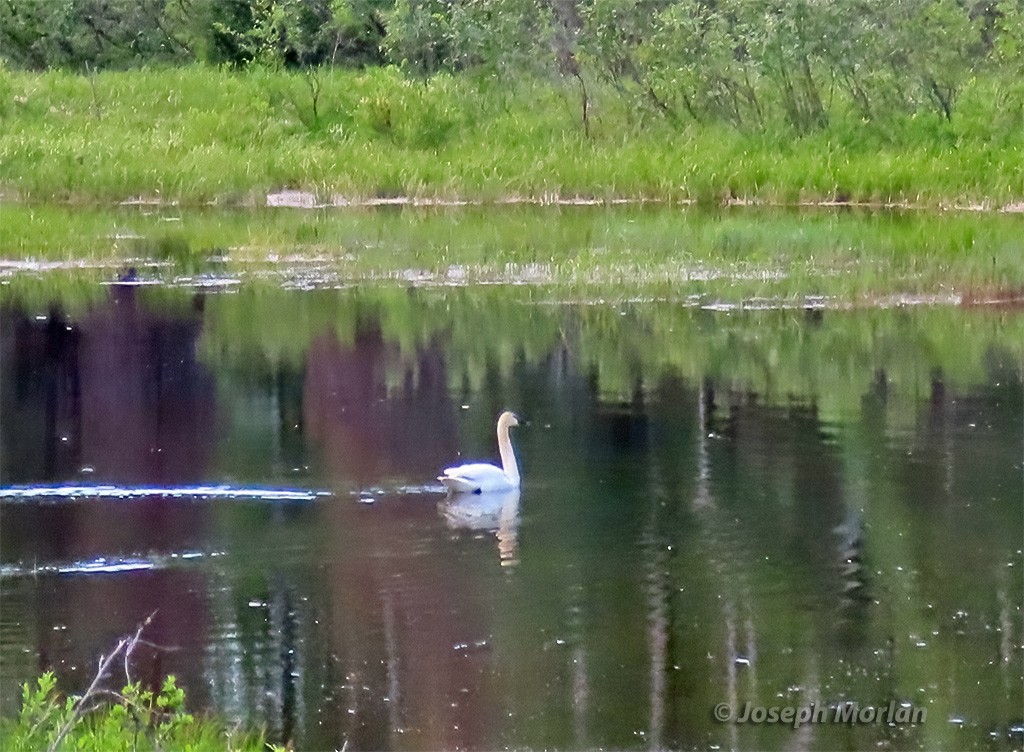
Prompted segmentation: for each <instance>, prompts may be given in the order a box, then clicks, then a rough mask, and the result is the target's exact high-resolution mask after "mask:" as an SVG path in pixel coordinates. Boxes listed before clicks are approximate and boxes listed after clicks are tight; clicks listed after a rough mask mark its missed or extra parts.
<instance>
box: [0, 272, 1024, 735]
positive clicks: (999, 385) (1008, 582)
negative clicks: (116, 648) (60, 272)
mask: <svg viewBox="0 0 1024 752" xmlns="http://www.w3.org/2000/svg"><path fill="white" fill-rule="evenodd" d="M0 303H2V305H0V359H2V360H0V400H2V402H0V410H2V413H0V414H2V423H0V428H2V433H0V439H2V446H0V448H2V466H0V472H2V484H0V485H2V490H0V494H2V496H0V513H2V526H0V544H2V553H0V562H2V569H0V588H2V597H3V608H2V612H0V659H2V663H3V669H2V671H0V698H2V701H3V713H5V714H10V713H13V712H16V707H17V694H18V683H19V682H21V681H23V680H26V679H28V678H30V677H32V676H34V675H36V674H37V673H38V672H39V671H41V670H44V669H47V668H52V669H54V670H55V671H56V672H57V674H58V675H59V678H60V680H61V681H62V682H63V683H64V686H65V687H67V688H68V689H69V690H81V689H82V688H84V686H85V685H86V684H87V682H88V680H89V679H90V678H91V675H92V672H93V670H94V667H95V661H96V658H97V656H98V655H99V654H100V653H101V652H103V651H105V650H109V648H110V647H111V646H112V645H113V643H114V642H115V641H116V639H117V638H118V637H120V636H122V635H124V634H126V633H129V632H133V631H134V629H135V627H136V626H137V625H138V624H139V623H140V622H141V621H142V620H143V619H145V618H146V616H147V615H149V614H151V613H153V612H155V616H154V618H153V622H152V624H151V626H150V627H149V629H148V630H147V632H146V637H147V638H148V640H149V641H150V642H151V643H153V644H154V645H156V646H159V649H155V648H147V649H142V650H140V651H139V652H138V653H137V654H136V658H137V664H136V671H137V672H138V675H139V676H142V677H146V678H147V680H155V678H156V677H157V676H159V675H161V674H164V673H173V674H176V675H177V676H178V678H179V684H180V685H181V686H183V687H184V688H185V689H186V691H187V694H188V697H189V701H190V703H191V704H192V706H193V707H194V708H209V709H212V710H215V711H216V712H218V713H221V714H223V715H225V716H226V717H228V718H229V719H231V720H238V721H241V722H244V723H249V724H264V725H265V726H266V728H267V729H268V731H269V734H270V736H271V738H273V739H277V740H287V739H292V740H294V741H295V742H296V744H297V746H298V747H299V748H302V749H330V748H340V747H341V746H342V745H345V744H347V745H348V746H347V748H348V749H361V748H375V749H387V748H399V749H424V748H427V749H441V748H455V747H463V748H481V749H496V748H503V747H515V748H594V747H612V748H634V749H647V748H651V749H655V748H697V749H718V748H721V749H727V748H737V749H781V748H808V749H840V748H842V749H852V748H859V749H866V748H875V747H882V748H895V749H903V748H908V749H939V748H942V749H967V748H981V749H988V748H995V749H1001V748H1010V747H1018V748H1019V747H1020V746H1021V745H1022V744H1024V730H1022V729H1024V726H1022V724H1024V711H1022V706H1024V692H1022V681H1024V679H1022V677H1024V659H1022V642H1024V613H1022V587H1024V581H1022V571H1024V557H1022V552H1021V549H1022V539H1024V519H1022V513H1021V501H1022V498H1024V481H1022V466H1021V462H1022V450H1024V436H1022V414H1024V405H1022V383H1021V379H1022V365H1021V363H1022V341H1024V336H1022V333H1024V328H1022V318H1024V317H1022V315H1021V313H1020V312H1019V311H1017V310H1000V309H995V310H993V309H970V308H953V307H935V308H929V307H918V308H894V309H889V310H860V311H850V312H835V311H820V310H808V311H805V310H767V311H743V312H741V311H728V310H725V311H722V310H704V309H701V308H698V307H694V306H687V305H685V304H684V303H681V302H671V301H667V302H653V301H652V302H634V303H617V304H609V303H604V304H602V303H600V302H596V303H595V302H593V301H581V300H577V301H575V302H572V301H564V300H560V299H559V298H558V296H557V295H555V294H552V293H545V292H542V291H538V290H536V289H531V288H528V287H514V286H513V287H508V286H483V287H472V288H449V289H405V288H396V287H377V288H374V287H363V288H354V289H347V290H314V291H296V290H290V291H289V290H282V289H278V288H266V287H254V286H242V287H241V288H240V289H237V290H236V291H234V292H225V291H220V292H203V291H197V290H195V289H168V288H162V287H153V288H150V287H128V286H110V287H107V288H104V289H103V290H102V291H101V292H100V294H98V295H92V296H91V297H90V299H89V300H87V301H86V302H80V303H75V304H71V303H68V302H67V301H64V300H62V299H61V298H60V297H57V296H55V297H54V299H53V300H52V301H51V302H50V303H49V304H38V303H32V304H29V303H25V302H24V301H23V300H19V299H15V298H13V297H7V298H6V299H3V298H0ZM506 406H507V407H511V408H514V409H516V410H517V411H518V412H520V413H521V414H522V415H524V416H525V417H526V418H528V419H529V420H530V425H529V426H526V427H522V428H519V429H516V432H515V434H514V440H515V442H516V445H517V448H518V451H519V453H520V458H521V464H522V469H523V474H524V479H525V480H524V486H523V488H522V491H521V493H518V494H511V495H506V496H499V497H497V498H488V497H479V496H477V497H468V498H463V499H460V500H458V501H455V502H446V501H445V499H444V497H443V496H442V495H441V494H440V493H439V487H438V485H437V484H436V480H435V476H436V475H437V472H438V470H439V469H440V468H442V467H444V466H445V465H446V464H447V463H449V462H450V461H452V460H455V459H457V458H460V457H466V458H487V457H494V456H496V447H495V440H494V420H495V417H496V416H497V414H498V412H499V411H500V410H501V409H502V408H504V407H506ZM847 701H850V702H856V703H859V705H860V708H861V709H863V708H869V707H872V708H874V707H877V708H883V707H889V706H890V703H892V702H894V703H895V706H894V707H900V706H901V705H902V706H903V707H905V708H908V709H912V710H918V709H923V710H925V711H926V717H925V718H924V719H923V720H922V721H921V722H919V723H917V724H911V723H902V722H900V723H888V722H873V723H861V724H850V723H835V722H820V723H812V724H806V725H803V726H801V727H800V728H799V729H793V728H791V727H787V726H784V725H779V724H768V723H761V724H757V723H736V722H725V723H722V722H719V721H717V720H716V719H715V717H714V715H713V712H714V708H715V707H716V705H718V704H719V703H727V704H728V706H729V708H731V709H733V710H735V711H737V712H740V711H742V709H743V708H744V706H745V704H747V703H751V704H752V705H753V706H780V707H784V706H792V707H798V708H799V707H806V706H809V705H810V704H812V703H814V704H816V705H817V706H822V707H823V706H825V705H828V704H836V703H842V702H847ZM829 719H830V720H831V716H829Z"/></svg>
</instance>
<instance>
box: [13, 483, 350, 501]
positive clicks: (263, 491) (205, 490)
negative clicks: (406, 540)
mask: <svg viewBox="0 0 1024 752" xmlns="http://www.w3.org/2000/svg"><path fill="white" fill-rule="evenodd" d="M148 496H163V497H167V498H172V499H258V500H263V501H313V500H314V499H316V498H317V497H318V496H330V492H329V491H317V490H309V489H303V488H261V487H252V488H240V487H236V486H226V485H221V486H170V487H161V486H141V487H139V486H115V485H66V486H12V487H8V488H0V500H4V501H6V500H14V501H28V500H32V499H69V500H74V499H80V498H89V499H137V498H142V497H148Z"/></svg>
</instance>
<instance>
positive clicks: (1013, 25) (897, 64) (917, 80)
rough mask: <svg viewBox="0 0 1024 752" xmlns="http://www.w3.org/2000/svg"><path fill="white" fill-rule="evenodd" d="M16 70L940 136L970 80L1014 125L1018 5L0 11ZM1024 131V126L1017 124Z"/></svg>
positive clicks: (872, 2) (368, 5)
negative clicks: (913, 122) (254, 81)
mask: <svg viewBox="0 0 1024 752" xmlns="http://www.w3.org/2000/svg"><path fill="white" fill-rule="evenodd" d="M0 56H2V58H3V60H4V62H5V64H6V65H7V66H8V67H12V68H27V69H35V70H42V69H47V68H65V69H77V70H84V71H89V70H96V69H102V68H130V67H133V66H140V65H152V64H184V63H192V62H200V63H206V64H212V65H220V66H230V67H235V68H244V67H247V66H253V65H260V66H268V65H269V66H280V67H284V68H300V69H306V70H310V71H315V70H317V69H320V68H322V67H324V66H332V67H352V68H364V67H368V66H385V65H396V66H400V67H401V68H402V69H403V70H405V71H406V72H407V73H408V74H409V75H411V76H430V75H433V74H437V73H441V72H452V73H460V72H470V71H472V72H476V73H478V74H483V78H485V79H490V80H494V81H496V82H497V83H499V84H511V83H513V82H514V79H515V78H516V77H517V76H524V75H546V76H552V77H563V78H565V79H566V80H568V81H570V82H572V83H573V85H576V86H578V87H579V91H580V97H581V106H582V118H583V121H584V124H586V121H587V116H588V111H589V107H590V94H589V91H588V87H591V88H593V87H595V86H598V85H600V86H606V87H609V88H611V89H612V90H614V91H616V92H618V94H620V95H621V96H622V97H623V98H625V99H626V100H627V101H628V102H629V104H630V106H635V107H638V108H642V109H643V110H648V111H651V112H654V113H658V114H659V115H661V116H663V117H664V118H666V119H668V120H669V121H672V122H674V123H680V124H684V123H687V122H693V121H696V122H716V123H727V124H732V125H734V126H737V127H747V128H760V127H763V126H765V125H766V124H768V123H771V122H777V121H780V120H782V121H784V122H786V123H788V124H789V125H790V126H792V127H793V128H795V129H796V130H798V131H800V132H807V131H812V130H815V129H819V128H822V127H825V126H827V125H828V124H829V121H830V117H831V116H832V114H833V113H834V112H835V111H836V110H837V108H844V109H845V110H846V111H850V112H853V113H854V114H855V115H857V116H859V117H860V118H862V119H864V120H875V119H878V118H882V117H891V116H893V115H901V114H907V115H909V114H913V113H916V112H921V111H932V112H935V113H937V114H938V115H939V116H940V117H941V118H944V119H946V120H952V119H953V118H954V116H955V113H956V110H957V104H958V97H959V95H960V93H961V92H962V90H963V89H964V87H965V85H967V84H968V83H969V82H970V81H972V80H973V79H975V78H976V77H979V76H982V77H988V78H991V79H992V80H995V81H999V82H1001V85H999V86H997V87H996V90H995V93H994V96H996V97H1001V98H1002V99H1003V100H1004V101H1000V102H994V103H993V105H994V106H996V107H1002V108H1003V109H1004V110H1005V109H1007V108H1008V109H1010V110H1013V111H1016V112H1017V114H1018V115H1020V114H1021V113H1020V110H1021V109H1022V101H1024V93H1022V84H1021V81H1024V2H1022V0H901V1H900V2H892V0H66V1H65V2H60V3H57V2H52V1H51V0H0ZM1022 117H1024V115H1022Z"/></svg>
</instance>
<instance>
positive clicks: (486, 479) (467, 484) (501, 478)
mask: <svg viewBox="0 0 1024 752" xmlns="http://www.w3.org/2000/svg"><path fill="white" fill-rule="evenodd" d="M438 480H439V481H441V482H442V483H444V484H445V485H446V486H448V487H449V488H451V489H452V490H456V491H469V490H474V491H477V490H488V489H492V488H507V487H508V486H509V485H510V484H509V480H508V477H507V476H506V475H505V472H504V471H503V470H502V469H501V468H500V467H496V466H494V465H491V464H488V463H486V462H473V463H471V464H468V465H458V466H456V467H446V468H445V469H444V475H442V476H440V477H439V478H438Z"/></svg>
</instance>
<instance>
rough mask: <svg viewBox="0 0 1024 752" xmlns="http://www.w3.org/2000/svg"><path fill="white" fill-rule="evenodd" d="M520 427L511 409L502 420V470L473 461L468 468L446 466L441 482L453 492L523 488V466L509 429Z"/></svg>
mask: <svg viewBox="0 0 1024 752" xmlns="http://www.w3.org/2000/svg"><path fill="white" fill-rule="evenodd" d="M518 425H519V419H518V418H517V417H516V415H515V413H510V412H508V411H507V410H506V411H505V412H503V413H502V414H501V417H499V418H498V452H499V453H500V454H501V467H498V466H496V465H492V464H490V463H487V462H472V463H470V464H468V465H458V466H457V467H446V468H445V469H444V471H443V472H444V475H440V476H438V478H437V479H438V480H439V481H441V483H443V484H444V486H445V488H447V489H448V492H449V493H487V492H489V491H509V490H511V489H513V488H519V465H518V464H516V455H515V452H514V451H513V449H512V440H511V439H510V438H509V436H508V429H510V428H512V427H513V426H518Z"/></svg>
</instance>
